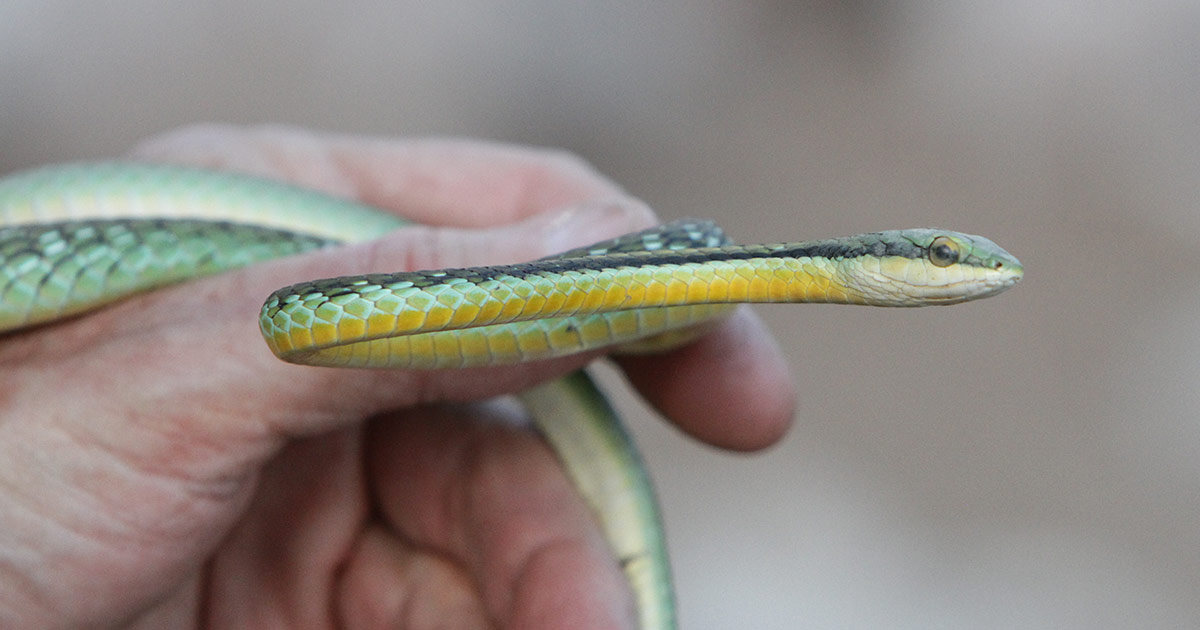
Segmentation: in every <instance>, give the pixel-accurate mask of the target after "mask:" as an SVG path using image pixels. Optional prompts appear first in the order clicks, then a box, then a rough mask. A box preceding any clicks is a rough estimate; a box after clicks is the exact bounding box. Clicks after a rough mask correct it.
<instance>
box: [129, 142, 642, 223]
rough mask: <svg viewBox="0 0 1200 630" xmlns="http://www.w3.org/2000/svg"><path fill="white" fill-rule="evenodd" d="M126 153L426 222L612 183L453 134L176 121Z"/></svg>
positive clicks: (544, 207)
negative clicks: (309, 191) (267, 181)
mask: <svg viewBox="0 0 1200 630" xmlns="http://www.w3.org/2000/svg"><path fill="white" fill-rule="evenodd" d="M133 156H134V157H135V158H140V159H147V160H153V161H159V162H162V161H168V162H176V163H183V164H189V165H194V166H207V167H212V168H217V169H222V170H231V171H238V172H242V173H249V174H254V175H260V176H263V177H268V178H271V179H276V180H282V181H287V182H291V183H295V184H299V185H301V186H304V187H306V188H313V189H316V190H320V191H323V192H327V193H330V194H333V195H336V196H339V197H345V198H350V199H356V200H359V201H362V202H364V203H367V204H370V205H374V206H378V207H380V208H386V209H389V210H392V211H395V212H397V213H398V214H400V215H401V216H404V217H406V218H409V219H411V220H413V221H416V222H418V223H424V224H426V225H449V226H459V227H482V226H487V225H497V224H505V223H512V222H514V221H518V220H520V219H523V218H526V217H529V216H531V215H535V214H539V213H542V212H546V211H549V210H553V209H557V208H561V207H563V206H568V205H572V204H576V203H579V202H582V201H588V200H594V199H600V198H610V197H615V196H622V195H624V192H623V191H622V190H621V188H620V187H619V186H617V185H616V184H615V183H613V182H612V181H610V180H609V179H607V178H605V177H603V176H602V175H600V174H599V173H597V172H596V171H595V170H594V169H593V168H591V167H590V166H589V165H588V164H587V163H586V162H584V161H583V160H581V159H579V158H578V157H575V156H573V155H571V154H569V153H566V152H563V151H554V150H547V149H535V148H530V147H519V146H514V145H501V144H494V143H485V142H479V141H475V140H471V141H467V140H458V139H425V140H421V139H417V140H397V139H381V138H369V137H360V136H351V135H337V134H317V133H314V132H311V131H307V130H302V129H296V128H289V127H280V126H265V127H254V128H240V127H233V126H228V125H203V126H194V127H186V128H183V129H179V130H176V131H172V132H168V133H166V134H163V135H160V136H157V137H154V138H151V139H149V140H146V141H145V142H142V143H141V144H139V145H138V146H137V147H136V148H135V149H134V151H133Z"/></svg>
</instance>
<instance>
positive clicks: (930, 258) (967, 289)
mask: <svg viewBox="0 0 1200 630" xmlns="http://www.w3.org/2000/svg"><path fill="white" fill-rule="evenodd" d="M860 238H862V239H866V240H867V241H873V242H869V243H864V244H865V245H867V247H866V249H867V250H869V251H871V253H872V254H873V255H870V256H856V257H847V258H845V259H843V260H842V261H841V263H842V265H841V272H842V274H843V282H845V284H846V285H847V286H848V287H851V288H853V290H855V291H856V292H858V293H859V294H860V297H861V299H862V301H863V302H865V303H868V304H880V305H888V306H920V305H924V304H957V303H959V302H966V301H968V300H975V299H979V298H984V297H989V296H992V295H995V294H997V293H1000V292H1001V291H1004V290H1005V289H1007V288H1009V287H1011V286H1013V285H1014V284H1016V283H1017V282H1018V281H1019V280H1020V279H1021V278H1022V276H1024V273H1025V271H1024V268H1023V267H1022V266H1021V261H1019V260H1017V258H1016V257H1015V256H1013V255H1012V254H1010V253H1008V252H1007V251H1005V250H1004V249H1003V248H1001V247H1000V246H999V245H997V244H995V243H993V242H992V241H991V240H989V239H986V238H984V237H982V236H974V235H971V234H963V233H961V232H953V231H950V230H941V229H934V228H924V229H912V230H893V231H889V232H877V233H874V234H868V235H863V236H862V237H860Z"/></svg>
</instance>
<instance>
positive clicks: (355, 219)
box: [0, 163, 1023, 630]
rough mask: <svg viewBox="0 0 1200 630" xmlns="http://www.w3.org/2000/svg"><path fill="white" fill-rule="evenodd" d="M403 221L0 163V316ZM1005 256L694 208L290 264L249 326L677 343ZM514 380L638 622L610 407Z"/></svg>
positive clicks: (454, 352)
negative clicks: (710, 323) (470, 253)
mask: <svg viewBox="0 0 1200 630" xmlns="http://www.w3.org/2000/svg"><path fill="white" fill-rule="evenodd" d="M404 224H405V222H404V221H403V220H401V219H398V218H396V217H394V216H391V215H389V214H387V213H385V212H383V211H380V210H376V209H373V208H369V207H366V206H362V205H359V204H356V203H353V202H349V201H344V200H339V199H335V198H332V197H328V196H325V195H321V194H318V193H315V192H310V191H306V190H302V189H299V188H295V187H292V186H288V185H284V184H279V183H274V182H270V181H266V180H262V179H257V178H253V177H247V176H241V175H235V174H228V173H217V172H211V171H203V170H196V169H189V168H183V167H175V166H156V165H139V164H128V163H102V164H80V165H68V166H58V167H47V168H43V169H38V170H33V171H27V172H24V173H18V174H15V175H10V176H8V177H6V178H4V179H0V330H9V329H16V328H21V327H24V326H29V325H33V324H38V323H42V322H47V321H51V320H54V319H58V318H61V317H66V316H70V315H74V314H77V313H81V312H84V311H87V310H89V309H94V308H96V307H98V306H100V305H102V304H104V303H107V302H112V301H114V300H118V299H120V298H122V297H124V296H127V295H130V294H132V293H135V292H139V291H144V290H147V289H151V288H154V287H158V286H162V285H166V284H171V283H175V282H180V281H184V280H187V279H189V278H193V277H198V276H202V275H208V274H214V273H219V272H222V271H226V270H229V269H233V268H237V267H241V266H244V265H249V264H253V263H255V262H258V261H262V260H267V259H271V258H276V257H280V256H288V255H292V254H297V253H301V252H305V251H309V250H312V249H316V248H320V247H327V246H333V245H337V244H341V243H348V242H354V241H361V240H367V239H371V238H375V237H378V236H380V235H381V234H383V233H385V232H387V231H390V230H392V229H396V228H398V227H400V226H403V225H404ZM1022 274H1023V270H1022V267H1021V264H1020V262H1018V261H1017V260H1016V259H1015V258H1014V257H1012V256H1011V255H1010V254H1008V253H1007V252H1005V251H1004V250H1003V249H1001V248H1000V247H998V246H996V245H995V244H994V243H992V242H991V241H989V240H987V239H985V238H982V237H978V236H969V235H965V234H959V233H955V232H950V231H946V230H903V231H891V232H878V233H872V234H864V235H860V236H855V237H849V238H842V239H828V240H821V241H810V242H804V243H782V244H774V245H751V246H735V245H730V244H728V242H727V240H726V239H725V238H724V235H723V234H721V232H720V230H719V229H717V228H715V226H713V225H711V224H710V223H707V222H701V221H685V222H677V223H674V224H670V225H668V226H664V227H661V228H656V229H654V230H648V231H646V232H642V233H638V234H635V235H630V236H627V237H622V238H620V239H616V240H614V241H610V242H606V243H600V244H597V245H595V246H592V247H587V248H580V249H578V250H573V251H571V252H567V253H565V254H562V255H560V256H556V257H551V258H546V259H542V260H538V261H533V262H530V263H525V264H521V265H510V266H504V267H483V268H475V269H447V270H436V271H418V272H402V273H397V274H372V275H364V276H354V277H344V278H334V279H329V280H315V281H310V282H305V283H301V284H297V285H294V286H291V287H287V288H284V289H280V290H279V291H276V292H275V293H274V294H272V295H271V296H270V297H269V298H268V299H267V302H266V304H265V305H264V307H263V311H262V314H261V317H260V327H261V329H262V332H263V335H264V338H265V339H266V341H267V343H268V345H269V346H270V347H271V349H272V350H273V351H274V352H275V353H276V354H278V355H279V356H280V357H282V358H284V359H285V360H288V361H293V362H301V363H310V364H317V365H339V366H352V367H395V368H409V369H445V368H457V367H464V366H473V365H493V364H500V363H515V362H522V361H533V360H538V359H543V358H548V357H552V356H561V355H565V354H571V353H576V352H582V351H587V350H592V349H595V348H606V347H614V346H619V347H621V348H625V349H640V350H646V349H655V348H661V347H664V346H668V345H674V344H679V343H682V342H684V341H686V340H688V339H690V338H691V337H692V336H694V334H695V332H694V331H695V330H696V325H697V324H699V323H702V322H704V321H707V320H711V319H713V318H715V317H719V316H721V315H722V314H724V313H725V312H727V310H728V308H729V306H728V305H729V304H732V303H737V302H831V303H850V304H871V305H879V306H922V305H928V304H952V303H957V302H962V301H966V300H970V299H976V298H981V297H987V296H990V295H994V294H996V293H998V292H1000V291H1002V290H1004V289H1006V288H1008V287H1010V286H1012V285H1013V284H1015V283H1016V282H1017V281H1018V280H1020V278H1021V277H1022ZM647 340H648V341H647ZM523 398H524V400H525V401H526V403H527V405H528V406H529V408H530V411H531V414H532V415H533V416H534V417H535V420H536V421H537V422H538V427H539V429H540V430H541V431H542V432H543V434H544V435H545V436H546V438H547V439H548V441H549V442H550V443H551V445H552V446H553V448H554V449H555V450H556V452H557V453H558V455H559V458H560V459H561V460H562V461H563V464H564V467H565V468H566V469H567V471H568V474H569V475H570V477H571V478H572V481H573V482H574V483H575V485H576V486H577V487H578V488H579V490H580V491H581V493H582V494H583V495H584V496H585V498H586V499H587V500H588V502H589V504H590V505H591V507H592V508H593V510H594V511H595V512H596V515H597V518H598V520H599V521H600V523H601V526H602V529H603V530H604V532H605V535H606V536H607V538H608V540H609V543H610V545H611V547H612V549H613V553H614V555H615V556H616V558H618V559H619V561H620V562H621V565H622V568H623V569H624V571H625V574H626V577H627V579H628V580H629V582H630V587H631V589H632V591H633V593H634V597H635V600H636V603H637V606H638V615H639V620H640V624H641V627H642V628H645V629H650V630H658V629H665V628H673V627H675V610H674V602H673V594H672V590H671V579H670V571H669V567H668V562H667V557H666V551H665V546H664V543H663V539H662V530H661V527H660V525H659V519H658V514H657V508H656V506H655V502H654V498H653V494H652V491H651V488H650V485H649V482H648V480H647V478H646V476H645V473H644V471H643V469H642V466H641V463H640V461H639V459H638V455H637V453H636V451H635V449H634V446H633V444H632V442H631V441H630V439H629V437H628V436H627V435H626V433H625V431H624V429H623V428H622V426H621V424H620V422H619V420H618V418H617V417H616V415H615V414H614V413H613V411H612V410H611V408H610V407H609V406H608V404H607V403H606V402H605V400H604V398H603V397H602V396H601V395H600V393H599V392H598V391H597V390H596V389H595V387H594V385H592V383H591V381H590V380H589V379H588V378H587V376H586V375H585V374H583V373H582V372H581V373H578V374H577V375H575V376H572V377H569V378H568V379H564V380H561V381H558V382H555V383H550V384H547V385H543V386H540V387H538V388H535V389H534V390H531V391H530V392H527V393H526V394H525V395H524V396H523Z"/></svg>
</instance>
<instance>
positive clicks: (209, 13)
mask: <svg viewBox="0 0 1200 630" xmlns="http://www.w3.org/2000/svg"><path fill="white" fill-rule="evenodd" d="M104 4H111V5H115V6H106V7H105V8H100V3H94V5H95V6H93V5H92V4H91V3H88V4H85V3H67V2H61V3H56V2H40V1H34V0H6V1H5V2H4V3H2V4H0V145H2V146H3V147H4V150H3V152H2V154H0V171H7V170H11V169H14V168H18V167H23V166H28V165H33V164H38V163H43V162H52V161H61V160H68V159H79V158H92V157H103V156H111V155H115V154H119V153H121V152H122V151H124V150H126V149H127V148H128V147H129V146H130V145H131V144H132V143H134V142H135V141H136V140H137V139H139V138H141V137H144V136H146V135H149V134H152V133H155V132H158V131H161V130H164V129H168V128H171V127H174V126H177V125H180V124H184V123H189V122H195V121H229V122H247V123H249V122H264V121H271V122H286V123H294V124H300V125H307V126H312V127H317V128H325V129H334V130H341V131H350V132H363V133H377V134H405V135H447V134H452V135H468V136H480V137H488V138H496V139H503V140H510V141H515V142H523V143H533V144H543V145H552V146H559V147H565V148H567V149H570V150H573V151H576V152H578V153H579V154H581V155H583V156H584V157H586V158H587V159H589V160H591V161H592V162H594V163H595V164H596V165H598V167H599V168H600V169H601V170H603V171H605V172H607V173H609V174H610V175H612V176H613V177H615V178H616V179H617V180H619V181H620V182H622V183H623V184H625V185H626V186H627V187H628V188H629V190H630V191H632V192H633V193H635V194H637V195H640V196H641V197H643V198H645V199H646V200H648V201H649V202H650V203H651V204H652V205H653V206H654V207H655V208H657V209H658V210H659V212H660V213H662V214H663V215H664V216H665V217H677V216H685V215H686V216H707V217H715V218H717V219H719V220H721V221H722V222H723V223H724V224H725V225H726V226H727V228H728V229H729V231H730V232H731V233H732V234H733V235H734V236H735V238H738V239H739V240H743V241H755V240H774V239H778V238H783V237H785V236H786V237H788V238H797V239H799V238H809V237H820V236H833V235H843V234H848V233H854V232H858V231H866V230H874V229H885V228H895V227H915V226H924V225H935V226H944V227H950V228H953V229H957V230H962V231H966V232H972V233H978V234H985V235H987V236H990V237H991V238H993V239H994V240H996V241H998V242H999V243H1001V244H1002V245H1003V246H1005V247H1006V248H1007V249H1009V250H1010V251H1012V252H1013V253H1014V254H1016V255H1017V256H1019V257H1020V258H1021V260H1022V261H1023V262H1024V263H1025V266H1026V273H1027V277H1026V280H1025V282H1023V283H1022V284H1021V285H1020V286H1018V287H1017V288H1016V289H1014V290H1013V291H1011V292H1010V293H1008V294H1005V295H1004V296H1002V297H1001V298H998V299H994V300H987V301H984V302H980V303H973V304H967V305H963V306H961V307H955V308H950V309H925V310H918V311H888V310H880V309H861V308H837V307H775V308H766V309H763V310H762V312H763V313H764V315H765V316H766V317H767V318H768V320H769V322H770V324H771V325H772V327H773V328H774V330H775V331H776V333H777V334H778V335H779V336H780V338H781V339H782V340H783V343H784V344H785V345H786V347H787V350H788V352H789V354H790V356H791V359H792V361H793V363H794V365H795V371H796V381H797V383H798V384H799V386H800V389H801V391H802V392H803V400H802V408H801V411H800V414H799V417H798V419H797V424H796V427H795V429H794V430H793V431H792V433H791V434H790V436H789V437H788V439H787V440H786V441H785V442H784V443H783V444H782V445H781V446H779V447H777V448H775V449H774V450H772V451H770V452H768V453H766V454H765V455H759V456H751V457H746V456H732V455H728V454H722V453H718V452H715V451H713V450H711V449H708V448H704V447H700V446H697V445H695V444H694V443H691V442H689V441H688V440H687V439H685V438H684V437H682V436H680V435H678V434H677V433H675V432H674V431H673V430H671V429H670V428H668V427H666V426H664V425H663V424H661V423H659V422H657V421H656V420H654V419H652V418H651V417H650V416H649V415H648V414H646V413H645V412H643V411H642V410H640V409H639V408H637V407H636V406H635V404H634V403H633V402H632V401H628V400H626V402H625V406H626V407H627V408H628V409H629V411H630V416H631V417H630V420H631V423H632V424H633V425H634V427H635V429H636V431H637V433H638V434H639V436H640V438H641V442H642V445H643V448H644V450H645V454H646V457H647V458H648V460H649V462H650V466H651V468H652V471H653V473H654V475H655V477H656V479H657V481H658V484H659V486H660V490H661V494H662V498H663V503H664V505H665V510H666V518H667V521H668V528H669V535H670V542H671V547H672V550H673V553H674V562H675V567H676V569H677V571H678V574H679V578H678V590H679V596H680V600H681V605H682V620H683V625H684V627H685V628H689V629H691V628H713V629H718V628H760V629H763V628H881V627H887V628H935V627H936V628H962V627H968V628H1130V627H1139V628H1180V627H1197V625H1200V423H1198V422H1197V415H1198V414H1197V404H1198V403H1200V394H1198V393H1197V392H1198V391H1200V384H1198V383H1197V375H1198V374H1200V365H1198V364H1200V321H1197V320H1198V317H1197V315H1198V313H1200V290H1198V289H1200V287H1198V283H1200V281H1198V279H1197V274H1196V269H1197V263H1198V262H1200V260H1198V258H1200V255H1198V248H1197V242H1198V238H1200V213H1198V212H1197V210H1200V207H1198V201H1197V200H1198V199H1200V194H1198V193H1200V190H1198V189H1197V188H1198V184H1200V177H1197V168H1198V166H1200V124H1198V123H1200V37H1198V35H1200V9H1198V8H1197V7H1196V6H1195V5H1194V4H1193V3H1186V2H1171V1H1167V0H1149V1H1147V2H1141V3H1116V4H1125V5H1128V6H1124V7H1120V6H1118V7H1113V6H1108V3H1105V7H1104V8H1098V6H1099V3H1090V2H1085V1H1083V0H1075V1H1070V0H1064V1H1059V2H1036V1H1033V0H1025V1H1024V2H1021V1H1017V2H1009V3H994V4H995V5H996V6H992V4H993V3H921V2H914V1H905V0H892V1H883V0H876V1H870V0H850V1H846V2H833V1H825V2H813V3H794V2H787V1H784V0H752V1H744V2H690V3H687V2H660V3H644V2H614V3H603V4H601V3H594V6H589V7H584V6H582V5H580V6H574V5H573V4H568V3H560V2H554V1H552V0H520V1H517V2H511V3H506V4H503V5H501V4H499V3H492V2H486V1H483V0H472V1H464V2H446V3H437V6H436V8H430V7H432V6H433V5H434V4H435V3H422V6H417V5H418V3H411V6H410V5H408V4H407V3H398V2H367V1H360V2H346V3H340V4H335V3H318V2H299V3H296V2H290V3H284V2H277V3H273V2H265V3H259V4H257V5H250V4H248V3H244V2H240V1H237V2H235V1H232V0H220V1H216V2H209V3H182V2H181V3H161V2H155V1H150V0H146V1H140V2H138V1H130V2H119V3H104ZM426 5H428V6H426ZM736 420H737V419H736V418H731V421H736Z"/></svg>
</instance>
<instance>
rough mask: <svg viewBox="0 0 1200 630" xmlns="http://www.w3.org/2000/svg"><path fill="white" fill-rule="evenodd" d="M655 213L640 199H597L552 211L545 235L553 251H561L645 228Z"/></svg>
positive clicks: (650, 222) (546, 243) (545, 241)
mask: <svg viewBox="0 0 1200 630" xmlns="http://www.w3.org/2000/svg"><path fill="white" fill-rule="evenodd" d="M652 217H653V214H652V213H651V212H650V210H649V208H647V207H646V205H645V204H643V203H642V202H640V201H638V200H636V199H630V198H612V199H597V200H595V201H587V202H584V203H581V204H578V205H574V206H571V207H569V208H567V209H566V210H563V211H562V212H560V213H558V214H554V215H550V218H549V220H548V222H547V223H546V226H545V228H544V229H543V233H542V234H543V237H542V238H543V242H544V243H545V245H546V247H547V248H549V251H550V252H560V251H564V250H568V249H572V248H575V247H581V246H583V245H587V244H589V243H595V242H597V241H602V240H604V239H609V238H613V237H616V236H620V235H622V234H627V233H629V232H633V231H635V230H638V229H641V228H643V227H646V226H647V225H650V224H652V223H653V218H652Z"/></svg>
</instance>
